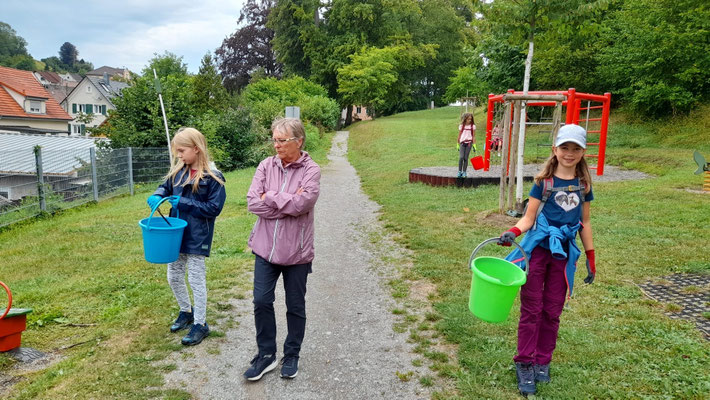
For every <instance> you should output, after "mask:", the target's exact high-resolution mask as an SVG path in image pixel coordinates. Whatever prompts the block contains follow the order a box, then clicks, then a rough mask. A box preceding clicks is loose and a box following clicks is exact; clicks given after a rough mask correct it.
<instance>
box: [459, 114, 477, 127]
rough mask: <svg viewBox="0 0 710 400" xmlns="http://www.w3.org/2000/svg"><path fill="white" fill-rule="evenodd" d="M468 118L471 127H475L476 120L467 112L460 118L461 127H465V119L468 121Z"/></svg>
mask: <svg viewBox="0 0 710 400" xmlns="http://www.w3.org/2000/svg"><path fill="white" fill-rule="evenodd" d="M468 117H471V125H475V124H476V120H475V119H473V113H468V112H467V113H463V115H462V116H461V125H465V124H466V119H468Z"/></svg>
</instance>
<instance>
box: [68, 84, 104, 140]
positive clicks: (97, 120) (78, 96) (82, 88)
mask: <svg viewBox="0 0 710 400" xmlns="http://www.w3.org/2000/svg"><path fill="white" fill-rule="evenodd" d="M89 86H90V87H91V93H87V91H86V88H87V87H89ZM72 104H76V107H77V112H76V113H74V112H72V111H73V110H74V108H73V107H72ZM79 104H95V105H99V106H106V111H107V112H108V110H113V109H114V107H113V105H112V104H111V103H110V102H109V101H108V100H106V98H105V97H104V96H103V95H102V94H101V92H99V89H97V88H96V86H94V85H93V83H91V81H89V80H88V79H84V80H83V81H82V82H81V83H79V85H77V87H76V89H74V91H73V92H72V93H71V94H70V95H69V97H67V98H66V100H64V102H62V107H64V110H65V111H66V112H67V113H68V114H69V115H71V116H72V118H74V120H73V121H72V122H71V123H72V124H80V122H77V121H76V117H78V116H79ZM94 108H96V106H94ZM104 121H106V115H103V114H101V110H98V111H97V110H95V109H94V119H93V120H92V121H91V122H90V123H88V124H86V126H87V127H89V128H93V127H96V126H99V125H101V124H102V123H103V122H104ZM64 129H66V126H65V127H64Z"/></svg>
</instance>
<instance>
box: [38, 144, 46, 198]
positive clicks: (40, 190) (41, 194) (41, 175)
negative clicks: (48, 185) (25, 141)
mask: <svg viewBox="0 0 710 400" xmlns="http://www.w3.org/2000/svg"><path fill="white" fill-rule="evenodd" d="M35 166H36V168H37V197H38V198H39V209H40V211H47V201H46V198H45V193H44V171H43V170H42V147H40V146H35Z"/></svg>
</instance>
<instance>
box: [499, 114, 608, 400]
mask: <svg viewBox="0 0 710 400" xmlns="http://www.w3.org/2000/svg"><path fill="white" fill-rule="evenodd" d="M586 147H587V132H586V131H585V130H584V128H582V127H580V126H578V125H565V126H563V127H562V128H560V131H559V133H558V135H557V138H556V140H555V145H554V146H553V147H552V155H551V156H550V158H549V159H548V160H547V162H546V163H545V166H544V168H543V169H542V171H541V172H540V173H539V174H538V175H537V176H536V177H535V184H534V185H533V187H532V190H530V200H529V202H528V207H527V210H526V212H525V215H524V216H523V217H522V218H521V219H520V221H518V223H517V224H515V226H514V227H512V228H510V229H509V230H507V231H505V232H503V234H502V235H501V237H500V239H499V240H498V244H500V245H502V246H510V245H511V242H512V241H514V240H515V238H516V237H518V236H520V235H521V234H522V233H523V232H526V231H528V230H530V231H529V232H528V234H527V235H525V238H523V240H522V242H521V243H520V245H521V247H522V248H523V249H524V250H525V251H526V253H527V254H528V255H530V268H529V271H528V278H527V282H526V283H525V285H523V287H522V288H521V291H520V322H519V323H518V354H517V355H516V356H515V357H514V358H513V360H514V361H515V366H516V375H517V379H518V389H519V390H520V392H521V393H522V394H523V395H527V394H534V393H535V392H536V390H537V387H536V382H549V381H550V369H549V368H550V361H551V360H552V352H553V351H554V350H555V346H556V344H557V331H558V328H559V323H560V314H561V313H562V308H563V306H564V303H565V297H566V296H565V295H566V294H567V290H569V292H570V295H571V293H572V285H573V283H574V270H575V264H576V261H577V258H578V257H579V254H580V251H579V248H578V247H577V244H576V241H575V237H576V235H577V231H579V236H580V237H581V239H582V245H583V246H584V249H585V253H586V256H587V270H588V275H587V277H586V278H585V279H584V282H586V283H592V281H594V275H595V273H596V269H595V260H594V243H593V240H592V226H591V224H590V219H589V208H590V203H589V202H590V201H591V200H593V199H594V195H593V194H592V186H591V184H592V180H591V174H590V173H589V167H588V166H587V162H586V161H585V160H584V153H585V150H586ZM540 207H542V210H540V211H538V209H539V208H540ZM530 228H532V229H530ZM517 253H519V252H514V253H513V254H511V255H510V256H509V257H508V258H507V259H509V260H510V261H513V262H520V257H519V254H517Z"/></svg>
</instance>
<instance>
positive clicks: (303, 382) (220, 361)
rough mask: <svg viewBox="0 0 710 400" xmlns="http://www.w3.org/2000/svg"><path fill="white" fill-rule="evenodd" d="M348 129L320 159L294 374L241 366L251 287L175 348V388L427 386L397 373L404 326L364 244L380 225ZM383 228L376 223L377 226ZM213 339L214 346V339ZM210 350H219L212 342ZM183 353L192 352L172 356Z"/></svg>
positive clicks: (207, 393) (410, 390)
mask: <svg viewBox="0 0 710 400" xmlns="http://www.w3.org/2000/svg"><path fill="white" fill-rule="evenodd" d="M347 138H348V132H338V133H337V134H336V136H335V138H334V140H333V146H332V148H331V152H330V154H329V156H328V158H329V159H330V164H329V165H327V166H325V167H323V169H322V179H321V195H320V198H319V199H318V203H317V205H316V217H315V221H316V238H315V246H316V258H315V260H314V262H313V273H312V274H311V275H310V276H309V278H308V293H307V295H306V305H307V316H308V322H307V326H306V337H305V340H304V343H303V348H302V350H301V362H300V365H299V373H298V377H296V379H294V380H286V379H281V378H280V377H279V374H278V370H277V371H275V372H274V373H269V374H267V375H265V376H264V378H262V380H261V381H259V382H254V383H252V382H246V381H245V380H244V378H243V377H242V373H243V372H244V370H245V369H246V368H247V366H248V363H249V361H250V360H251V358H252V357H253V355H254V354H255V353H256V343H255V339H254V320H253V316H252V313H251V307H252V305H251V296H247V298H246V299H244V300H234V301H233V305H234V306H235V309H236V312H237V314H238V315H239V317H238V318H237V321H238V322H239V325H238V327H237V328H234V329H231V330H228V331H227V332H226V336H225V337H223V338H212V339H209V340H208V341H206V342H204V343H203V344H201V345H200V346H197V347H196V348H194V349H186V350H183V351H182V352H180V353H177V354H176V356H175V357H173V359H172V360H171V362H174V363H175V364H176V365H177V368H176V369H175V370H174V371H172V372H171V373H169V374H168V375H167V376H166V381H167V384H166V386H168V387H176V388H182V389H184V390H187V391H189V392H190V393H192V394H193V396H194V397H195V398H198V399H290V400H291V399H304V400H305V399H308V400H313V399H408V400H409V399H419V398H428V397H429V393H428V392H427V391H426V390H425V389H423V388H422V387H421V386H420V385H419V383H418V382H417V381H416V380H417V379H416V376H417V375H418V374H415V375H414V378H412V379H411V381H409V382H404V381H403V380H401V379H400V378H399V377H398V376H397V373H400V374H404V376H406V373H407V372H409V371H415V372H424V371H418V369H417V368H415V367H413V366H412V359H413V358H414V356H413V353H411V345H409V344H407V343H406V336H405V334H396V333H394V331H393V329H392V327H393V323H394V322H395V319H394V316H393V314H392V312H391V309H392V307H393V301H392V299H391V296H390V295H389V293H388V292H387V290H386V288H385V286H384V285H383V282H381V279H382V278H380V276H381V274H380V272H381V271H379V270H378V271H375V269H376V268H382V265H383V263H382V262H381V260H380V259H378V257H376V256H374V255H372V252H371V251H370V250H369V249H368V247H369V245H368V236H369V234H370V233H372V230H373V229H374V230H379V229H380V228H379V225H378V224H377V219H376V213H377V210H378V206H377V204H376V203H374V202H372V201H370V200H369V199H368V198H367V196H365V195H364V194H363V192H362V191H361V189H360V180H359V178H358V176H357V174H356V172H355V169H354V168H353V167H352V166H351V165H350V163H349V162H348V161H347V159H346V157H345V155H346V153H347ZM377 233H378V234H381V232H379V231H378V232H377ZM274 306H275V308H276V316H277V326H278V328H279V331H278V336H277V343H278V346H279V355H278V356H279V357H281V356H282V354H280V353H281V351H282V344H283V340H284V337H285V327H286V322H285V312H286V310H285V306H284V298H283V289H282V286H281V283H279V285H278V286H277V290H276V302H275V303H274ZM210 341H213V342H217V341H219V345H217V346H215V345H214V343H209V342H210ZM216 349H218V350H216ZM184 353H191V355H192V356H190V357H186V356H184V355H183V356H180V354H184Z"/></svg>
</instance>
